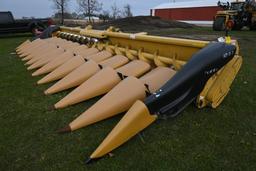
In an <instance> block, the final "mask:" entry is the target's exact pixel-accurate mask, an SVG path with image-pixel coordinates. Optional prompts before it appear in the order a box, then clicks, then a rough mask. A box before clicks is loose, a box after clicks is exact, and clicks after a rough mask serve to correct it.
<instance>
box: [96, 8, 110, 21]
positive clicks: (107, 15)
mask: <svg viewBox="0 0 256 171" xmlns="http://www.w3.org/2000/svg"><path fill="white" fill-rule="evenodd" d="M99 18H100V19H101V20H103V22H106V21H108V20H109V19H110V13H109V11H107V10H106V11H105V10H104V11H102V13H101V14H100V15H99Z"/></svg>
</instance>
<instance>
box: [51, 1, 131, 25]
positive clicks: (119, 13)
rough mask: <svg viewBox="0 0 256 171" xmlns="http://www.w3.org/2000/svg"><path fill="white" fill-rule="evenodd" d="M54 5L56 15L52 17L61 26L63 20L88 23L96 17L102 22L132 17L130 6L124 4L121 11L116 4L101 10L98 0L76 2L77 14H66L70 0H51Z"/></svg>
mask: <svg viewBox="0 0 256 171" xmlns="http://www.w3.org/2000/svg"><path fill="white" fill-rule="evenodd" d="M51 1H52V2H53V4H54V6H53V8H54V9H55V10H56V13H55V14H54V16H53V17H55V18H60V22H61V24H63V23H64V18H66V19H84V18H88V20H89V22H92V21H93V19H92V18H93V17H98V18H99V19H101V20H103V21H107V20H113V19H118V18H125V17H132V16H133V14H132V10H131V5H130V4H126V5H124V6H123V8H122V9H120V8H118V6H117V5H116V3H114V4H113V5H112V6H111V8H110V10H111V12H110V11H109V10H103V9H102V6H103V4H102V3H100V2H99V1H98V0H76V3H77V5H78V9H77V12H72V13H69V12H68V10H67V9H68V3H69V1H70V0H51Z"/></svg>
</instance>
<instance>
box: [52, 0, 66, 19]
mask: <svg viewBox="0 0 256 171" xmlns="http://www.w3.org/2000/svg"><path fill="white" fill-rule="evenodd" d="M68 1H69V0H52V2H53V3H54V8H55V9H56V10H57V11H58V13H60V14H61V24H64V13H65V12H66V11H67V7H68Z"/></svg>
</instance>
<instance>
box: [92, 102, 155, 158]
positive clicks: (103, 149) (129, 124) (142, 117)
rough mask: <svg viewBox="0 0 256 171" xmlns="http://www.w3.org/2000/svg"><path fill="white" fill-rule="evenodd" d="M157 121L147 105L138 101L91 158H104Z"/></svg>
mask: <svg viewBox="0 0 256 171" xmlns="http://www.w3.org/2000/svg"><path fill="white" fill-rule="evenodd" d="M156 119H157V116H156V115H151V114H150V113H149V111H148V109H147V107H146V106H145V104H144V103H143V102H141V101H139V100H138V101H137V102H136V103H135V104H134V105H133V106H132V107H131V108H130V110H129V111H128V112H127V113H126V114H125V115H124V117H123V118H122V119H121V120H120V122H119V123H118V124H117V125H116V126H115V128H114V129H113V130H112V131H111V132H110V133H109V134H108V136H107V137H106V138H105V139H104V141H103V142H102V143H101V144H100V145H99V147H98V148H97V149H96V150H95V151H94V152H93V153H92V155H91V156H90V158H92V159H95V158H100V157H103V156H104V155H106V154H107V153H109V152H111V151H112V150H114V149H116V148H117V147H119V146H120V145H122V144H123V143H125V142H126V141H128V140H129V139H130V138H132V137H133V136H134V135H136V134H137V133H139V132H140V131H141V130H143V129H145V128H146V127H148V126H149V125H150V124H152V123H153V122H154V121H155V120H156Z"/></svg>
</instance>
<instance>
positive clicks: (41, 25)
mask: <svg viewBox="0 0 256 171" xmlns="http://www.w3.org/2000/svg"><path fill="white" fill-rule="evenodd" d="M52 24H53V21H52V19H51V18H32V19H14V17H13V15H12V13H11V12H10V11H7V12H0V34H6V33H25V32H31V33H33V34H35V35H36V34H37V33H40V32H41V31H43V30H44V29H46V28H47V27H48V26H50V25H52Z"/></svg>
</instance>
